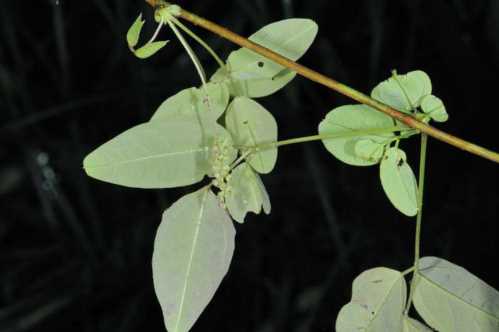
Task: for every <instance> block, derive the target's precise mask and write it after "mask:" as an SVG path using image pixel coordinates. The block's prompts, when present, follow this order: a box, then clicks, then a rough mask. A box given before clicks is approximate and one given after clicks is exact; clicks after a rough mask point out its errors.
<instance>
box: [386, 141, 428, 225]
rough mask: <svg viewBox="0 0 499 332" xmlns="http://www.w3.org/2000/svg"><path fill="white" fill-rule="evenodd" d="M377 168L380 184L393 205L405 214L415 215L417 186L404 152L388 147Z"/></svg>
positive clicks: (416, 210)
mask: <svg viewBox="0 0 499 332" xmlns="http://www.w3.org/2000/svg"><path fill="white" fill-rule="evenodd" d="M379 170H380V171H379V176H380V179H381V185H382V187H383V190H384V191H385V194H386V196H387V197H388V199H389V200H390V202H391V203H392V204H393V206H395V208H397V209H398V210H399V211H400V212H402V213H403V214H405V215H406V216H409V217H412V216H415V215H416V214H417V213H418V201H417V191H418V186H417V182H416V177H415V175H414V172H413V171H412V169H411V167H410V166H409V164H408V163H407V158H406V155H405V152H404V151H402V150H400V149H398V148H395V147H393V148H389V149H388V150H387V151H386V152H385V156H384V157H383V159H382V161H381V164H380V168H379Z"/></svg>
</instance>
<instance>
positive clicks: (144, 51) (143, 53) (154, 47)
mask: <svg viewBox="0 0 499 332" xmlns="http://www.w3.org/2000/svg"><path fill="white" fill-rule="evenodd" d="M167 43H168V40H165V41H157V42H152V43H148V44H145V45H144V46H142V47H141V48H139V49H138V50H136V51H135V56H136V57H137V58H139V59H146V58H149V57H151V56H153V55H154V54H155V53H156V52H158V51H159V50H160V49H162V48H163V47H165V46H166V44H167Z"/></svg>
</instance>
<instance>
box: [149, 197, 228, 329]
mask: <svg viewBox="0 0 499 332" xmlns="http://www.w3.org/2000/svg"><path fill="white" fill-rule="evenodd" d="M234 237H235V229H234V225H233V224H232V220H231V219H230V217H229V215H228V214H227V212H226V211H225V210H224V209H223V208H222V207H221V206H220V202H219V201H218V199H217V197H216V196H215V195H214V194H213V193H212V191H211V190H210V189H209V188H203V189H201V190H199V191H197V192H195V193H192V194H189V195H187V196H184V197H182V198H181V199H179V200H178V201H177V202H175V203H174V204H173V205H172V206H171V207H170V208H169V209H167V210H166V211H165V213H164V214H163V219H162V221H161V224H160V226H159V228H158V231H157V234H156V239H155V241H154V253H153V257H152V271H153V279H154V289H155V291H156V296H157V297H158V300H159V303H160V305H161V308H162V311H163V317H164V320H165V325H166V328H167V329H168V331H169V332H186V331H189V329H190V328H191V327H192V325H193V324H194V323H195V322H196V320H197V319H198V317H199V316H200V315H201V313H202V311H203V310H204V308H205V307H206V306H207V305H208V303H209V302H210V301H211V299H212V298H213V295H214V294H215V292H216V290H217V288H218V286H219V285H220V283H221V281H222V279H223V277H224V276H225V274H226V273H227V270H228V269H229V265H230V262H231V260H232V254H233V252H234Z"/></svg>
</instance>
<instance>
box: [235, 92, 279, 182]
mask: <svg viewBox="0 0 499 332" xmlns="http://www.w3.org/2000/svg"><path fill="white" fill-rule="evenodd" d="M225 125H226V127H227V130H228V131H229V132H230V133H231V135H232V138H233V140H234V144H235V145H236V146H242V147H245V148H252V147H255V146H256V145H258V144H262V143H272V142H276V141H277V122H276V121H275V119H274V117H273V116H272V114H271V113H270V112H269V111H267V110H266V109H265V108H263V106H261V105H260V104H258V103H257V102H256V101H254V100H251V99H249V98H246V97H237V98H235V99H234V100H233V101H232V103H231V104H230V105H229V108H228V109H227V113H226V115H225ZM243 150H244V149H243ZM247 161H248V163H249V164H250V165H251V166H252V167H253V168H254V169H255V170H256V171H257V172H258V173H269V172H271V171H272V169H273V168H274V166H275V163H276V161H277V148H276V147H272V148H265V149H262V150H260V151H257V152H254V153H252V154H251V155H250V156H249V157H248V158H247Z"/></svg>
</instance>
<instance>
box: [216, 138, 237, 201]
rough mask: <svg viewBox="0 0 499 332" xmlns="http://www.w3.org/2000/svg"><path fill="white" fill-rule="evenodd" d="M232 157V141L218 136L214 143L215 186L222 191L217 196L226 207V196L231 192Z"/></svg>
mask: <svg viewBox="0 0 499 332" xmlns="http://www.w3.org/2000/svg"><path fill="white" fill-rule="evenodd" d="M231 162H232V158H231V144H230V141H229V140H228V139H226V138H223V137H217V138H216V139H215V142H214V143H213V148H212V159H211V167H212V171H213V174H212V176H213V178H214V179H213V182H212V184H213V186H215V187H217V188H218V189H219V190H220V191H219V192H218V194H217V196H218V199H219V200H220V204H221V205H222V206H224V207H225V196H226V195H227V194H228V193H229V192H230V186H229V184H228V182H229V180H230V176H231V175H230V171H231V168H230V163H231Z"/></svg>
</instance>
